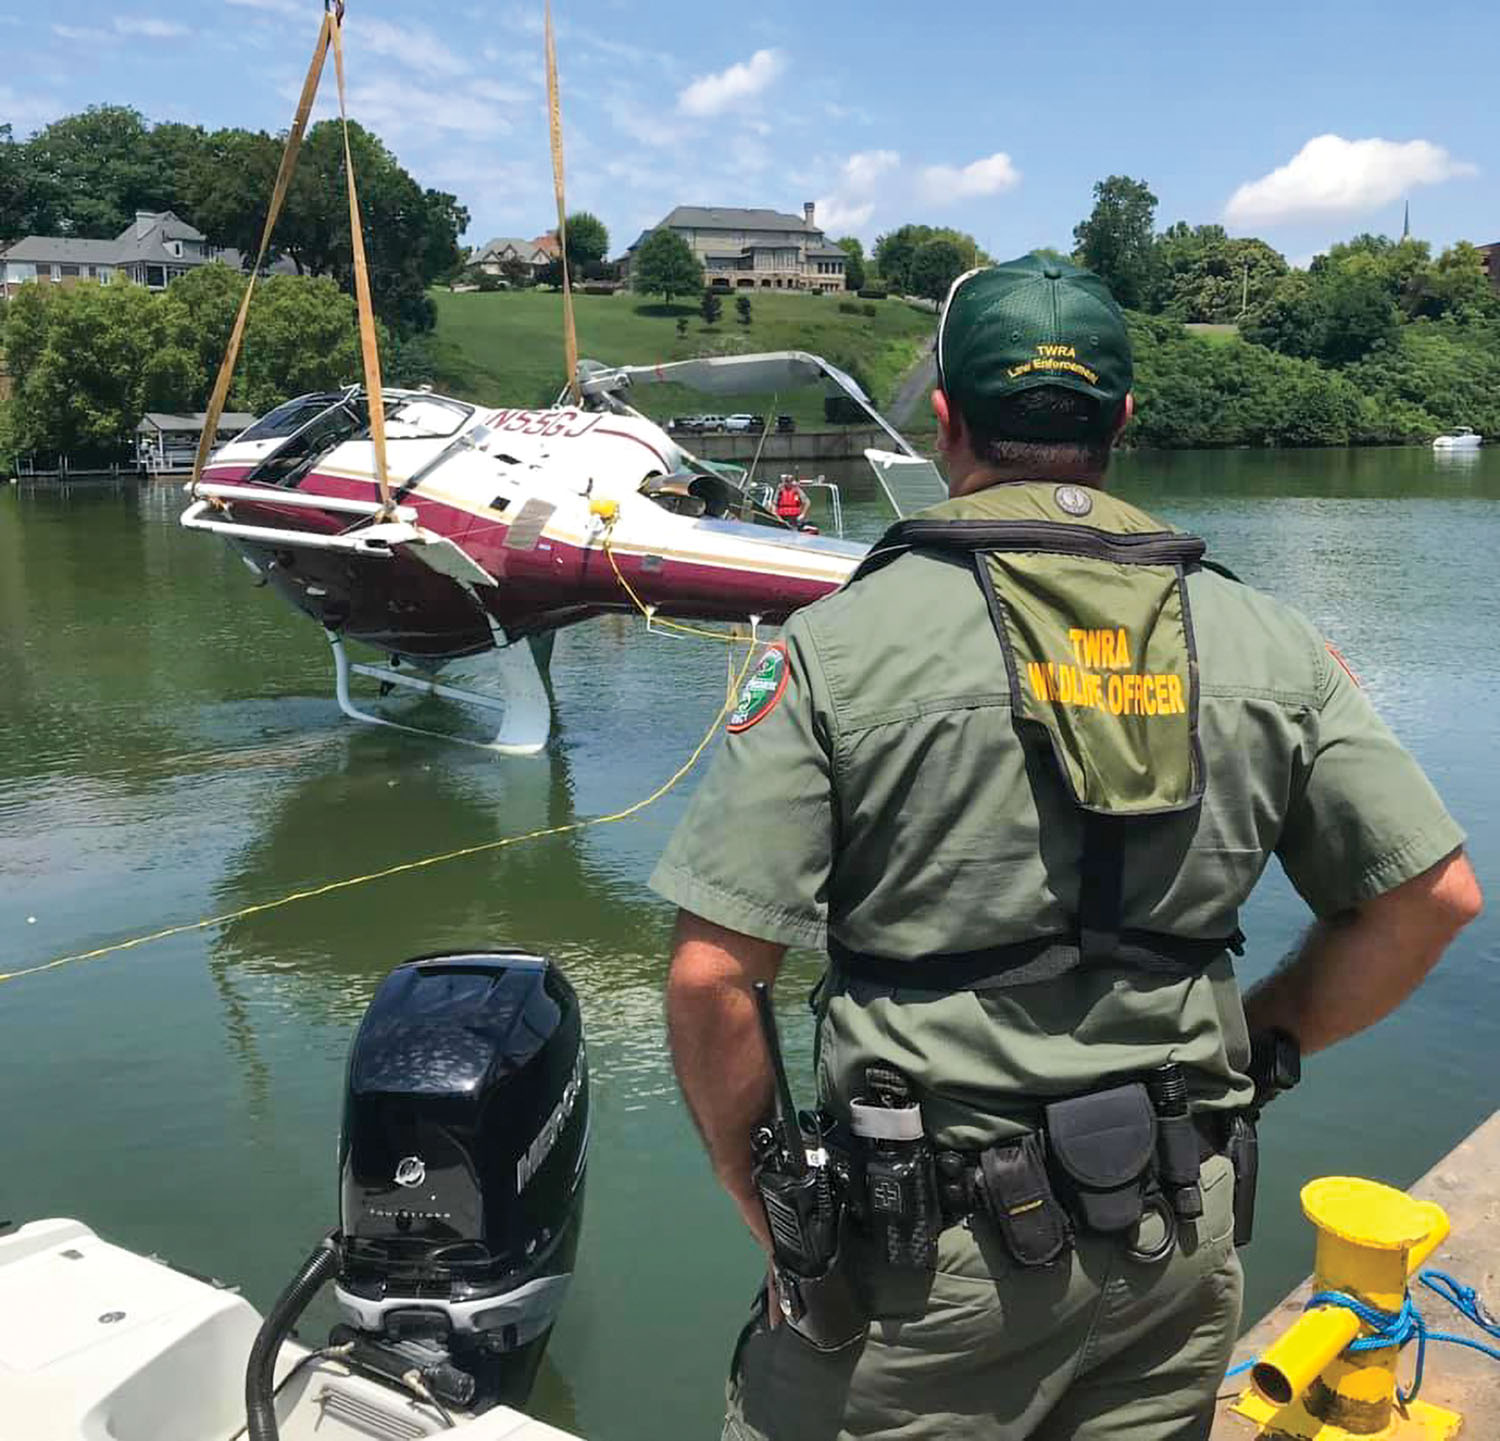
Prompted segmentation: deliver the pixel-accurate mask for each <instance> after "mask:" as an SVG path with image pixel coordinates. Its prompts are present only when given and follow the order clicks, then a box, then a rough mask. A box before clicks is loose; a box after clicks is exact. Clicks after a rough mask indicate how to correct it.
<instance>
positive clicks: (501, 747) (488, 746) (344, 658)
mask: <svg viewBox="0 0 1500 1441" xmlns="http://www.w3.org/2000/svg"><path fill="white" fill-rule="evenodd" d="M324 634H325V635H326V636H327V637H328V644H329V646H330V647H331V648H332V650H333V666H334V695H335V696H336V698H337V700H338V703H339V709H340V710H341V711H343V713H344V714H345V715H346V716H348V717H349V719H350V720H356V721H361V722H363V723H364V724H365V725H376V726H385V727H387V728H388V729H389V730H398V731H406V732H407V733H408V734H410V735H421V736H430V737H432V738H433V739H435V740H443V741H451V742H453V743H454V744H456V745H463V746H471V747H473V748H475V749H477V750H485V751H493V752H495V753H496V754H498V755H505V756H534V755H536V754H537V753H538V752H539V751H541V750H542V749H544V748H545V746H546V744H547V738H548V736H549V735H550V734H551V733H552V701H551V699H550V697H549V696H548V694H547V687H546V684H545V682H544V681H543V679H542V673H541V670H540V669H539V668H538V666H537V662H536V658H535V657H534V655H533V654H532V648H531V646H530V645H529V644H522V643H519V642H518V643H516V644H515V645H507V646H501V647H497V648H496V650H495V652H494V654H495V663H496V666H497V668H498V671H499V675H500V680H501V689H502V690H503V692H504V694H503V695H492V694H486V693H484V692H483V691H476V690H468V689H465V688H464V687H462V686H451V685H441V684H439V683H438V682H437V681H432V680H427V679H425V678H423V677H421V676H415V675H410V674H408V673H407V672H405V671H398V670H395V669H393V668H391V667H390V666H383V665H365V664H362V663H361V662H358V661H351V660H350V659H349V655H348V652H347V651H345V649H344V642H343V640H342V638H341V637H340V636H338V635H337V634H336V633H335V632H334V631H325V632H324ZM351 675H362V676H368V677H369V678H370V679H371V680H378V681H379V682H380V683H381V685H382V686H403V687H405V688H406V689H407V690H415V691H421V692H422V693H423V694H425V695H435V696H442V697H443V698H444V699H446V700H454V701H459V702H461V703H462V704H464V705H468V706H473V707H475V708H477V709H479V710H481V711H494V712H497V713H499V714H501V715H502V716H503V717H504V719H503V720H502V721H501V723H500V729H499V731H498V732H497V734H496V735H495V738H494V740H490V741H475V740H469V739H467V738H466V737H464V736H455V735H448V734H446V733H445V732H443V731H435V730H428V729H427V728H426V727H425V726H414V725H404V724H402V723H401V722H400V721H393V720H387V719H386V718H385V717H384V716H379V715H375V714H374V713H373V712H371V711H367V710H362V709H361V708H360V707H359V706H357V705H356V704H355V703H354V701H353V699H352V698H351V697H350V695H349V677H350V676H351Z"/></svg>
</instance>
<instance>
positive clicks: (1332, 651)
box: [1323, 640, 1364, 690]
mask: <svg viewBox="0 0 1500 1441" xmlns="http://www.w3.org/2000/svg"><path fill="white" fill-rule="evenodd" d="M1323 644H1324V645H1325V646H1327V647H1328V654H1329V655H1331V656H1332V657H1333V658H1334V660H1336V661H1337V662H1338V663H1339V665H1341V666H1342V667H1343V670H1344V674H1345V675H1346V676H1348V677H1349V679H1350V680H1352V681H1353V682H1354V684H1355V685H1357V686H1358V687H1359V688H1360V689H1361V690H1363V689H1364V683H1363V682H1362V681H1361V680H1360V678H1359V677H1358V676H1357V675H1355V674H1354V667H1353V666H1351V665H1350V664H1349V662H1348V661H1346V660H1345V659H1344V653H1343V651H1341V650H1340V649H1339V648H1338V647H1337V646H1336V645H1334V644H1333V642H1332V641H1326V640H1325V641H1324V642H1323Z"/></svg>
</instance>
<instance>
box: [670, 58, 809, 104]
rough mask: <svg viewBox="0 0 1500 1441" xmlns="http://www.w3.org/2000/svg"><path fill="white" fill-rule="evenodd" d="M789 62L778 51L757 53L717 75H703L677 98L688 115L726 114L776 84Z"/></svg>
mask: <svg viewBox="0 0 1500 1441" xmlns="http://www.w3.org/2000/svg"><path fill="white" fill-rule="evenodd" d="M785 69H786V62H785V60H784V59H783V57H782V55H781V53H780V52H779V51H776V50H757V51H756V52H755V54H754V55H752V56H751V57H750V58H749V59H748V60H742V61H739V62H738V63H736V64H734V65H731V66H730V67H729V69H727V70H721V71H720V72H719V73H718V74H717V75H700V76H699V77H698V78H697V79H696V80H694V81H693V83H692V84H691V85H689V86H688V87H687V89H686V90H684V91H683V92H682V94H681V95H679V96H678V97H677V108H678V109H679V110H680V111H681V112H682V113H683V114H684V115H722V114H723V113H724V111H726V110H730V109H733V108H734V107H735V106H737V105H740V104H742V103H743V102H744V101H746V100H750V99H753V98H754V97H755V96H757V95H759V94H760V93H761V91H763V90H765V89H766V88H767V87H768V86H770V85H771V84H773V83H774V82H775V80H776V78H777V76H779V75H780V74H781V73H782V71H783V70H785Z"/></svg>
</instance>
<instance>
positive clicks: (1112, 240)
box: [1073, 175, 1156, 309]
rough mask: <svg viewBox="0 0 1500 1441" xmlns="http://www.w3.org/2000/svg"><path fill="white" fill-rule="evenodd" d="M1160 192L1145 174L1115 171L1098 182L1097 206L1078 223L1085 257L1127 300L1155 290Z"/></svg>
mask: <svg viewBox="0 0 1500 1441" xmlns="http://www.w3.org/2000/svg"><path fill="white" fill-rule="evenodd" d="M1155 222H1156V196H1154V195H1153V194H1152V193H1151V190H1150V188H1149V187H1148V186H1147V185H1146V183H1145V181H1143V180H1132V179H1131V178H1130V176H1128V175H1111V176H1110V177H1109V178H1108V179H1107V180H1100V181H1098V182H1097V183H1096V184H1095V186H1094V209H1093V211H1092V213H1091V214H1090V215H1089V218H1088V219H1087V220H1082V221H1080V222H1079V223H1078V224H1077V225H1076V226H1074V227H1073V239H1074V241H1075V242H1076V243H1077V246H1078V249H1077V252H1076V253H1077V256H1078V260H1079V263H1080V264H1082V265H1085V266H1087V267H1088V268H1089V269H1090V270H1093V271H1095V272H1096V273H1097V274H1098V275H1100V276H1101V277H1102V278H1103V279H1104V281H1105V283H1106V284H1107V285H1108V286H1109V288H1110V289H1111V290H1112V291H1113V292H1114V297H1115V299H1116V300H1117V301H1119V302H1120V304H1121V305H1123V306H1125V307H1127V308H1129V309H1137V308H1139V307H1140V306H1141V304H1142V303H1143V302H1144V301H1145V300H1146V298H1147V296H1148V295H1149V294H1150V291H1151V281H1152V262H1153V250H1154V244H1155V239H1154V235H1153V228H1154V225H1155Z"/></svg>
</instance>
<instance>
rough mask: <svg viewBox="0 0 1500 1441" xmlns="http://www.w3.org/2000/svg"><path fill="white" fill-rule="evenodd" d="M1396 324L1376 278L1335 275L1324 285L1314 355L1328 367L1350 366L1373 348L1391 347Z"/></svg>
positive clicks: (1393, 307)
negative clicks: (1323, 308) (1322, 314)
mask: <svg viewBox="0 0 1500 1441" xmlns="http://www.w3.org/2000/svg"><path fill="white" fill-rule="evenodd" d="M1400 323H1401V317H1400V314H1399V313H1398V312H1397V310H1396V305H1395V302H1394V301H1393V300H1392V299H1391V297H1390V294H1389V292H1388V291H1387V289H1386V286H1385V285H1384V284H1383V283H1382V282H1381V280H1380V278H1379V277H1378V276H1376V275H1373V274H1369V273H1361V272H1360V271H1358V270H1352V271H1349V272H1346V273H1344V274H1341V275H1338V276H1336V277H1335V278H1334V279H1333V280H1332V281H1330V282H1329V284H1328V286H1327V309H1326V312H1325V317H1324V321H1323V334H1322V337H1321V341H1320V344H1319V346H1318V356H1319V358H1320V359H1321V360H1324V361H1327V363H1328V364H1330V365H1352V364H1353V363H1354V362H1355V361H1356V360H1363V359H1364V358H1365V356H1366V355H1368V354H1369V353H1370V351H1371V350H1374V349H1375V348H1376V347H1377V346H1385V345H1390V344H1393V343H1394V342H1395V340H1396V335H1397V330H1398V328H1399V326H1400Z"/></svg>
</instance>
